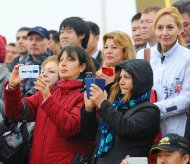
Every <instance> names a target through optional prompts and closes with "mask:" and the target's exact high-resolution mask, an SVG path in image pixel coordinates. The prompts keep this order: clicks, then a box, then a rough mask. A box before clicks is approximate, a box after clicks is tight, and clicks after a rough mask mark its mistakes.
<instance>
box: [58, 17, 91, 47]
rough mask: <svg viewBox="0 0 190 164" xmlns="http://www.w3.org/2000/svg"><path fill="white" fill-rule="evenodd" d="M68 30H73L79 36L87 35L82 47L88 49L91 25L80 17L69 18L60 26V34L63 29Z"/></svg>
mask: <svg viewBox="0 0 190 164" xmlns="http://www.w3.org/2000/svg"><path fill="white" fill-rule="evenodd" d="M66 28H72V29H73V30H74V31H75V32H76V34H77V35H78V36H80V35H85V36H84V38H83V40H82V45H81V46H82V47H83V48H84V49H86V48H87V45H88V40H89V37H90V27H89V24H88V23H87V22H86V21H84V20H83V19H82V18H80V17H69V18H66V19H64V20H63V21H62V22H61V24H60V26H59V33H60V31H61V30H62V29H66Z"/></svg>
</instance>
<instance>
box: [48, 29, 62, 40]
mask: <svg viewBox="0 0 190 164" xmlns="http://www.w3.org/2000/svg"><path fill="white" fill-rule="evenodd" d="M48 32H49V34H52V39H53V40H54V42H55V43H59V41H60V40H59V32H58V31H56V30H49V31H48Z"/></svg>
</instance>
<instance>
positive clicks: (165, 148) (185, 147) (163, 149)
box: [150, 133, 190, 164]
mask: <svg viewBox="0 0 190 164" xmlns="http://www.w3.org/2000/svg"><path fill="white" fill-rule="evenodd" d="M189 152H190V147H189V142H188V140H187V139H186V138H184V137H182V136H179V135H178V134H174V133H169V134H167V135H165V136H164V137H163V138H162V139H161V140H160V142H159V143H158V145H157V146H155V147H153V148H152V149H151V151H150V154H151V155H157V164H164V163H165V164H166V163H167V164H187V163H188V162H189V160H190V156H189Z"/></svg>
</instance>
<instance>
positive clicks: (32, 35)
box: [21, 26, 52, 96]
mask: <svg viewBox="0 0 190 164" xmlns="http://www.w3.org/2000/svg"><path fill="white" fill-rule="evenodd" d="M27 38H28V54H27V56H26V59H25V60H24V61H23V64H27V65H41V63H42V62H43V61H44V59H45V58H47V57H49V56H51V55H52V51H51V50H50V49H49V44H48V43H49V39H50V36H49V32H48V31H47V29H45V28H44V27H40V26H37V27H34V28H31V29H30V30H29V31H28V34H27ZM34 81H35V79H25V80H24V83H22V84H21V91H22V94H23V96H24V95H25V94H26V93H27V92H28V90H29V89H31V88H32V87H33V86H34Z"/></svg>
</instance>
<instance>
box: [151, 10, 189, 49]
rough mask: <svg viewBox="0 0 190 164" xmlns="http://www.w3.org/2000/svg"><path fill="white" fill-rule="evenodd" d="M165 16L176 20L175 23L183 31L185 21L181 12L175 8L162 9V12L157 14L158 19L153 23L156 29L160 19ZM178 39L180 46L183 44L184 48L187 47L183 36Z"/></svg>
mask: <svg viewBox="0 0 190 164" xmlns="http://www.w3.org/2000/svg"><path fill="white" fill-rule="evenodd" d="M164 15H170V16H172V17H173V18H174V20H175V23H176V24H177V26H178V28H179V29H182V27H183V24H182V21H183V19H182V16H181V14H180V13H179V11H178V10H177V9H176V8H175V7H167V8H163V9H161V10H159V11H158V12H157V14H156V17H155V19H154V22H153V27H154V29H156V25H157V22H158V20H159V19H160V17H162V16H164ZM177 39H178V41H179V44H181V45H182V46H184V47H185V42H184V40H183V38H182V37H181V35H178V36H177Z"/></svg>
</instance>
